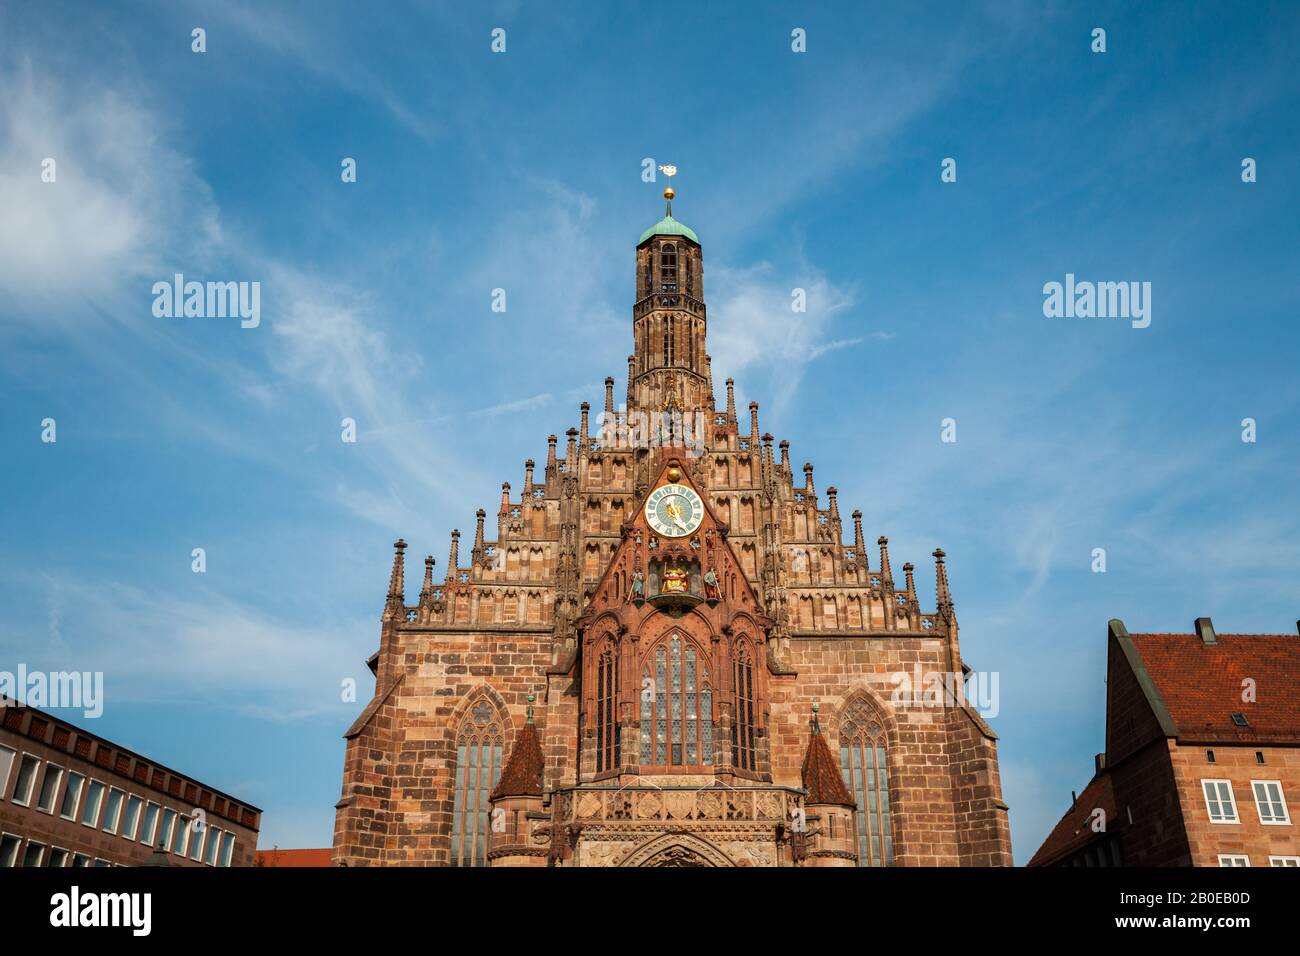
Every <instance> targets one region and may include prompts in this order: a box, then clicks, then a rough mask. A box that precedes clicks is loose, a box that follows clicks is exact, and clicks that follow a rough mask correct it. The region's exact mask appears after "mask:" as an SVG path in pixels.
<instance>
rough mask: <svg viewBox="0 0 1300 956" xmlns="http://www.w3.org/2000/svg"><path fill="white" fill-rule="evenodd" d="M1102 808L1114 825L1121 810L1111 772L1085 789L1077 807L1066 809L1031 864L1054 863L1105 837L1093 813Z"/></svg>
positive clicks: (1076, 803) (1031, 860) (1093, 781)
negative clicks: (1094, 823)
mask: <svg viewBox="0 0 1300 956" xmlns="http://www.w3.org/2000/svg"><path fill="white" fill-rule="evenodd" d="M1099 807H1100V808H1101V810H1102V811H1103V812H1104V813H1105V814H1106V817H1105V819H1106V821H1107V823H1110V824H1114V823H1115V822H1116V819H1117V816H1118V811H1117V810H1116V808H1115V790H1114V788H1113V787H1112V786H1111V780H1110V774H1108V773H1103V774H1102V775H1101V776H1099V777H1094V778H1093V780H1092V783H1090V784H1088V786H1086V787H1085V788H1084V790H1083V793H1081V794H1079V799H1078V800H1076V801H1075V804H1074V806H1072V807H1070V809H1069V810H1067V811H1065V816H1063V817H1061V819H1060V822H1059V823H1057V824H1056V826H1055V827H1054V828H1053V829H1052V832H1051V833H1050V834H1048V837H1047V839H1046V840H1044V841H1043V845H1042V846H1040V847H1039V848H1038V852H1037V853H1035V854H1034V855H1033V857H1032V858H1031V859H1030V861H1029V865H1030V866H1047V865H1050V864H1052V863H1055V862H1056V861H1057V860H1059V859H1061V858H1062V857H1064V856H1068V855H1069V854H1071V853H1074V852H1075V851H1077V850H1080V849H1082V848H1083V847H1085V846H1087V845H1088V844H1089V843H1091V842H1092V841H1093V840H1098V839H1101V838H1102V837H1104V836H1105V833H1098V832H1096V831H1095V830H1093V828H1092V814H1093V811H1094V810H1096V809H1097V808H1099Z"/></svg>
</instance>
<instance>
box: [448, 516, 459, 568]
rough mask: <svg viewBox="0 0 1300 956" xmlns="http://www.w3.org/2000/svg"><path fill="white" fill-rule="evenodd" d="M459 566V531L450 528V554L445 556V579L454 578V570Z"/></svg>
mask: <svg viewBox="0 0 1300 956" xmlns="http://www.w3.org/2000/svg"><path fill="white" fill-rule="evenodd" d="M459 568H460V532H459V531H458V530H456V529H454V528H453V529H452V532H451V555H450V556H449V557H448V558H447V580H448V581H455V580H456V571H457V570H458V569H459Z"/></svg>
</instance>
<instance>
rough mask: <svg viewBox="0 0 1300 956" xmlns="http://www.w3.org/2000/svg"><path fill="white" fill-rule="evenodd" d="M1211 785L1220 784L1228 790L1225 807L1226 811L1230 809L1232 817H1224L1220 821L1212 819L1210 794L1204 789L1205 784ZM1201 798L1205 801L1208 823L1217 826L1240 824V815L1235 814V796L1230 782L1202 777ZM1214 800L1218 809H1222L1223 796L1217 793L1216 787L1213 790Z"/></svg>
mask: <svg viewBox="0 0 1300 956" xmlns="http://www.w3.org/2000/svg"><path fill="white" fill-rule="evenodd" d="M1211 783H1213V784H1220V783H1221V784H1223V785H1224V786H1225V787H1227V789H1228V800H1227V806H1228V809H1230V810H1231V811H1232V817H1231V818H1228V817H1224V818H1222V819H1218V820H1216V819H1215V818H1214V811H1213V810H1212V809H1211V808H1210V794H1209V792H1208V791H1207V789H1206V784H1211ZM1201 797H1202V798H1203V799H1204V800H1205V813H1206V815H1207V816H1208V817H1209V818H1210V822H1211V823H1219V824H1234V823H1241V814H1239V813H1238V812H1237V797H1236V794H1234V793H1233V792H1232V781H1231V780H1223V779H1219V778H1216V777H1204V778H1202V780H1201ZM1215 799H1216V800H1217V801H1218V803H1219V806H1220V809H1222V807H1223V804H1224V801H1223V794H1222V793H1221V792H1220V791H1219V788H1218V787H1216V788H1215Z"/></svg>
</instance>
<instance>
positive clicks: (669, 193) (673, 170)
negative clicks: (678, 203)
mask: <svg viewBox="0 0 1300 956" xmlns="http://www.w3.org/2000/svg"><path fill="white" fill-rule="evenodd" d="M659 172H661V173H663V174H664V175H665V176H667V177H668V185H667V186H665V187H664V199H667V200H668V218H669V219H671V218H672V217H673V197H674V196H676V195H677V193H676V192H675V191H674V190H673V177H674V176H676V175H677V167H676V166H674V165H673V164H672V163H665V164H664V165H663V166H660V167H659Z"/></svg>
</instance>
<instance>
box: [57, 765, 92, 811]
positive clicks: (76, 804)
mask: <svg viewBox="0 0 1300 956" xmlns="http://www.w3.org/2000/svg"><path fill="white" fill-rule="evenodd" d="M64 776H65V777H66V778H67V779H66V780H64V781H63V798H62V799H60V800H59V819H60V820H71V821H72V822H73V823H76V822H77V811H78V810H80V809H81V795H82V794H83V793H85V792H86V779H87V778H86V775H85V774H84V773H77V771H75V770H69V771H68V772H67V773H66V774H65V775H64ZM73 777H76V778H77V779H79V780H80V781H81V783H79V784H78V785H77V797H76V799H75V800H74V801H73V804H72V815H71V816H69V815H68V814H65V813H64V812H63V801H64V800H66V799H67V798H68V787H69V786H70V785H71V784H72V778H73Z"/></svg>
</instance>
